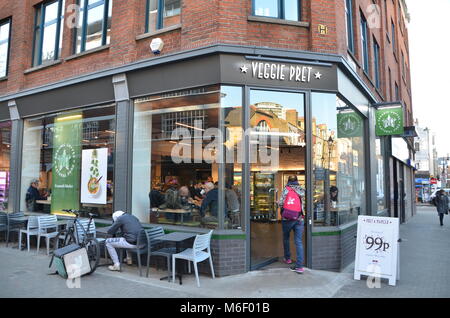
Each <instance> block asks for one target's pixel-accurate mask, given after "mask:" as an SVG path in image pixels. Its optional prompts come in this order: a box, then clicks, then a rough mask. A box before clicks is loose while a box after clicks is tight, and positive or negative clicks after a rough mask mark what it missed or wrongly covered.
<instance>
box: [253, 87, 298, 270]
mask: <svg viewBox="0 0 450 318" xmlns="http://www.w3.org/2000/svg"><path fill="white" fill-rule="evenodd" d="M304 103H305V102H304V94H302V93H293V92H280V91H270V90H259V89H252V90H250V105H249V107H250V110H249V113H250V114H249V119H250V125H249V126H250V128H251V132H250V233H251V242H250V246H251V248H250V249H251V252H250V253H251V256H250V257H251V268H252V269H257V268H260V267H262V266H265V265H268V264H270V263H272V262H275V261H277V260H280V259H281V258H282V257H283V233H282V227H281V216H280V212H279V207H278V204H277V203H278V200H279V199H280V197H281V195H282V192H283V189H284V186H285V185H286V183H287V179H288V178H289V176H291V175H292V176H297V179H298V180H299V183H300V184H301V185H302V187H303V188H304V187H305V156H306V143H305V120H304ZM302 199H303V200H305V198H302ZM303 242H305V240H303ZM290 250H291V255H292V258H294V259H295V258H296V255H295V245H294V242H293V235H291V244H290Z"/></svg>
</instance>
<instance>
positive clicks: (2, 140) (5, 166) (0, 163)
mask: <svg viewBox="0 0 450 318" xmlns="http://www.w3.org/2000/svg"><path fill="white" fill-rule="evenodd" d="M10 159H11V122H10V121H7V122H0V211H8V196H9V171H10V169H9V167H10Z"/></svg>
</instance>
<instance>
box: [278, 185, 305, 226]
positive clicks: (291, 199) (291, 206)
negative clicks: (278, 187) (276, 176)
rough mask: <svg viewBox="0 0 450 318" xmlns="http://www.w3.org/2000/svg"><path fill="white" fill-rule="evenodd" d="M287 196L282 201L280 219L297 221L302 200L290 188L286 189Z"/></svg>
mask: <svg viewBox="0 0 450 318" xmlns="http://www.w3.org/2000/svg"><path fill="white" fill-rule="evenodd" d="M286 189H287V190H288V194H287V195H286V198H285V199H284V204H283V213H282V215H281V216H282V217H283V218H285V219H286V220H298V219H299V217H300V215H301V212H302V199H301V198H300V196H299V195H298V193H297V192H295V190H294V189H292V188H291V187H286Z"/></svg>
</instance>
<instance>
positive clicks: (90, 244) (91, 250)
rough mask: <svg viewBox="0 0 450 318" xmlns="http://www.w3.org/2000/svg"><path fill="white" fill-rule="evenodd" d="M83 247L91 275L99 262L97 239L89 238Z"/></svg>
mask: <svg viewBox="0 0 450 318" xmlns="http://www.w3.org/2000/svg"><path fill="white" fill-rule="evenodd" d="M84 246H85V247H86V250H87V255H88V259H89V264H90V265H91V271H90V272H89V274H92V273H93V272H95V270H96V268H97V266H98V263H99V261H100V244H99V243H98V241H97V239H95V238H89V239H87V240H86V242H85V245H84Z"/></svg>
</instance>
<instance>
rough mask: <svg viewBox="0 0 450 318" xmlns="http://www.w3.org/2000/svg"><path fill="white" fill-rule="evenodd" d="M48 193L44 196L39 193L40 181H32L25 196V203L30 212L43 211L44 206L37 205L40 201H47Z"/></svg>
mask: <svg viewBox="0 0 450 318" xmlns="http://www.w3.org/2000/svg"><path fill="white" fill-rule="evenodd" d="M47 195H48V193H47V192H45V193H44V194H43V195H41V193H40V192H39V180H38V179H33V180H31V183H30V187H29V188H28V190H27V194H26V195H25V203H26V206H27V209H28V211H30V212H37V211H42V210H43V205H42V204H38V203H36V201H38V200H47Z"/></svg>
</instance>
